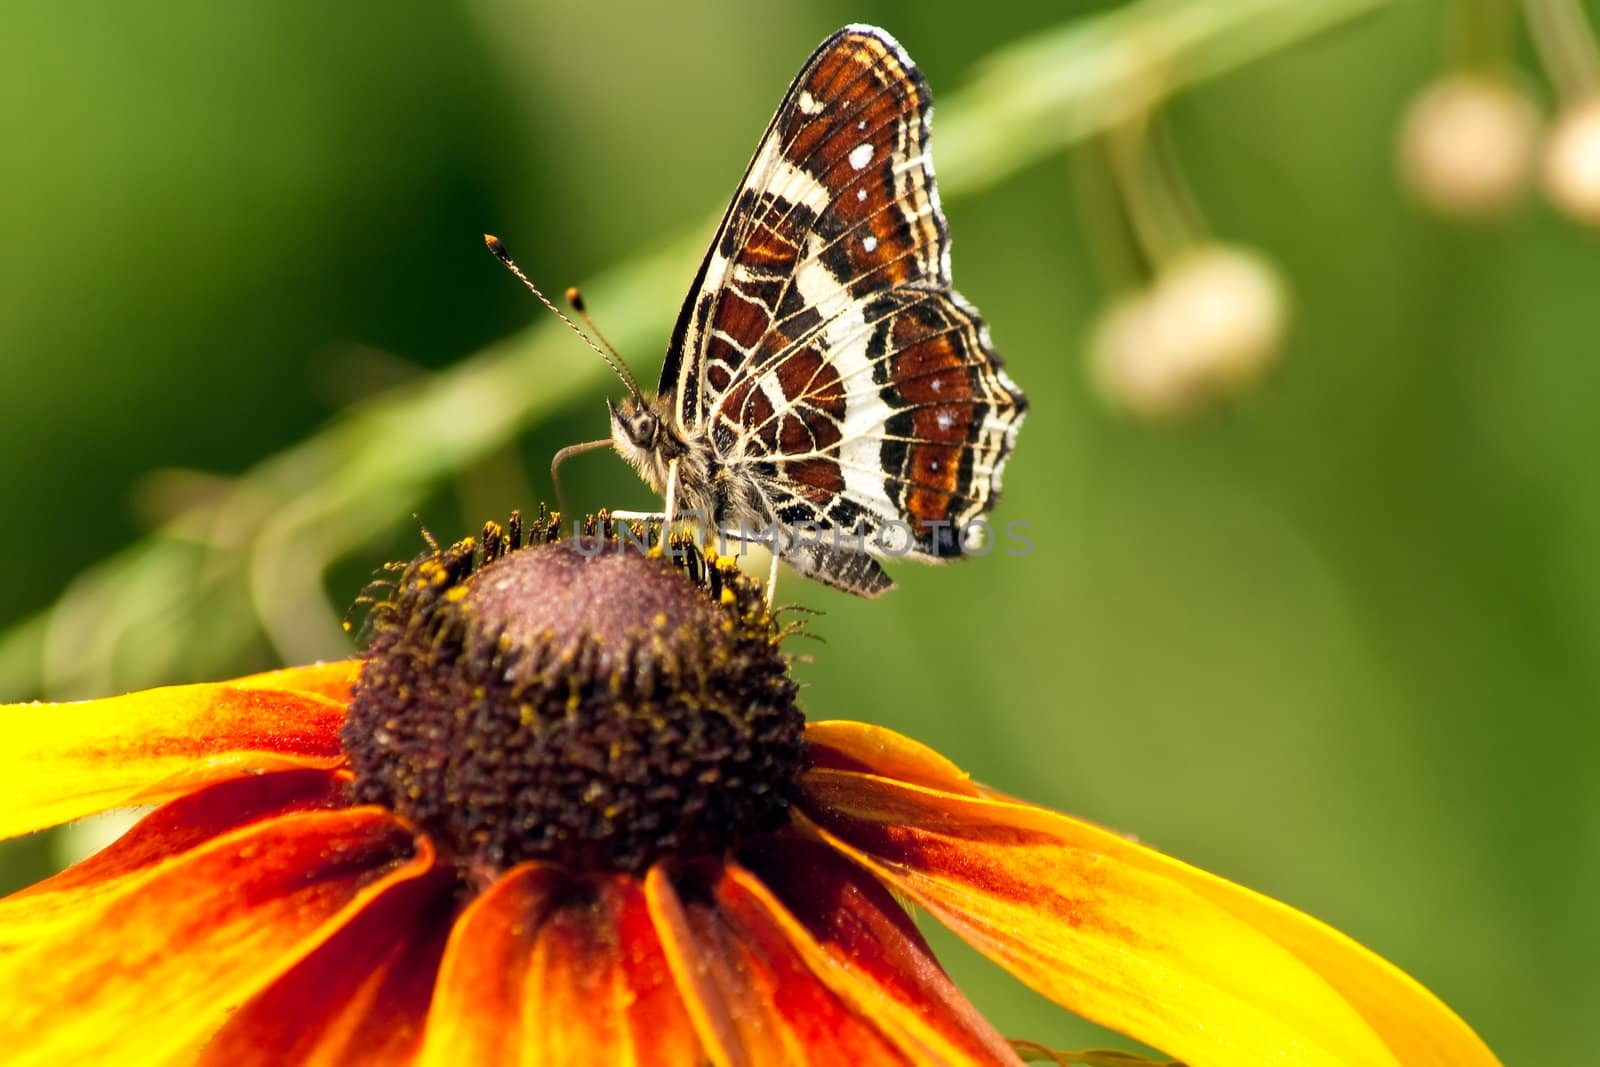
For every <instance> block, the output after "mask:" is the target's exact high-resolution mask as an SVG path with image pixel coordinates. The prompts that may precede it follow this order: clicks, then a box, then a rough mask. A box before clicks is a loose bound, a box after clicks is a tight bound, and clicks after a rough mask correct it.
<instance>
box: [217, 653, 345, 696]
mask: <svg viewBox="0 0 1600 1067" xmlns="http://www.w3.org/2000/svg"><path fill="white" fill-rule="evenodd" d="M360 674H361V660H359V659H341V660H334V661H333V662H332V663H312V664H309V665H307V666H304V667H285V668H284V669H282V670H276V671H265V672H263V673H261V674H251V675H247V676H246V677H244V678H235V679H234V680H233V681H231V682H229V683H228V684H229V685H232V686H237V687H238V688H240V689H278V690H292V691H294V692H296V693H310V694H312V695H313V696H319V697H327V698H328V699H329V700H335V701H338V702H339V703H341V704H348V703H349V702H350V690H351V689H352V688H353V687H354V686H355V684H356V678H357V677H359V676H360Z"/></svg>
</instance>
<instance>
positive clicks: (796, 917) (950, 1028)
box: [728, 839, 1021, 1064]
mask: <svg viewBox="0 0 1600 1067" xmlns="http://www.w3.org/2000/svg"><path fill="white" fill-rule="evenodd" d="M743 859H744V861H745V862H746V863H747V864H748V866H749V870H748V871H741V870H740V869H738V868H737V867H734V868H730V869H729V872H728V874H729V879H730V881H731V882H733V883H737V884H738V885H739V887H740V888H741V890H742V891H743V892H745V893H746V894H748V896H749V897H750V898H751V900H752V901H753V902H756V903H758V904H759V906H760V907H761V908H763V909H764V910H765V911H766V913H767V914H768V916H769V917H770V918H771V921H772V922H773V923H774V924H775V925H777V926H779V927H781V928H783V929H784V930H785V931H786V932H787V934H788V937H789V941H790V943H791V944H792V945H794V946H795V947H796V949H798V950H799V951H800V953H801V955H803V956H804V957H805V958H806V961H807V963H808V964H809V965H810V966H811V969H812V970H813V971H815V972H816V974H817V976H818V977H820V978H821V979H822V980H823V981H824V982H826V983H827V984H828V987H829V988H830V989H832V990H833V991H834V992H835V993H837V994H838V995H839V996H840V997H842V998H844V999H845V1000H846V1001H847V1002H848V1003H849V1004H851V1005H852V1006H853V1007H854V1008H855V1009H856V1010H858V1011H860V1012H861V1013H862V1014H863V1015H866V1016H868V1017H870V1018H872V1019H874V1020H875V1021H876V1022H877V1023H878V1025H879V1026H880V1027H882V1028H883V1029H885V1030H887V1031H892V1032H895V1033H897V1034H900V1035H902V1040H903V1042H904V1043H906V1044H909V1045H911V1046H913V1047H915V1048H917V1049H918V1050H919V1052H920V1053H921V1056H922V1058H923V1059H926V1060H932V1061H936V1062H940V1063H1003V1064H1017V1063H1020V1062H1021V1061H1020V1060H1019V1059H1018V1058H1017V1054H1016V1052H1015V1051H1014V1050H1013V1049H1012V1047H1011V1044H1010V1042H1008V1041H1007V1040H1006V1039H1005V1038H1004V1037H1002V1036H1000V1034H999V1032H998V1031H996V1030H995V1029H994V1028H993V1027H992V1026H990V1025H989V1023H988V1022H987V1021H986V1020H985V1019H984V1018H983V1016H981V1015H979V1014H978V1011H977V1009H976V1008H974V1007H973V1006H972V1005H971V1003H969V1002H968V1001H967V998H966V997H965V996H963V995H962V993H961V991H960V990H959V989H958V988H956V984H955V983H954V982H952V981H951V980H950V976H949V975H947V974H945V972H944V968H942V967H940V966H939V962H938V960H936V959H935V958H934V956H933V952H932V950H931V949H929V948H928V945H927V942H925V941H924V940H923V939H922V935H921V934H920V933H918V932H917V928H916V925H915V924H914V923H913V922H912V921H911V917H910V916H909V915H907V914H906V912H905V909H904V908H902V907H900V905H899V904H897V903H895V900H894V898H893V897H891V896H890V895H889V893H888V891H887V890H885V889H884V888H883V886H882V885H881V884H879V883H878V882H877V881H876V880H875V879H874V878H872V876H870V875H868V874H867V873H866V872H865V871H863V870H861V869H860V868H859V867H857V866H855V865H854V864H852V863H849V862H847V861H845V860H844V859H843V857H841V856H839V855H838V853H836V852H834V851H833V850H832V849H830V848H828V847H826V846H824V845H820V844H817V843H815V842H811V841H796V840H782V839H779V840H775V841H772V842H770V843H765V844H763V845H762V846H760V847H758V848H756V849H752V850H748V851H747V853H746V855H745V856H744V857H743ZM780 902H781V903H780Z"/></svg>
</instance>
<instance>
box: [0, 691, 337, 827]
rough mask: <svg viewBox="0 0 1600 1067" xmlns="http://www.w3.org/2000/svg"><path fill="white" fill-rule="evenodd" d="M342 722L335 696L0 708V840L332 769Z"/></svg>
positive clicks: (233, 694)
mask: <svg viewBox="0 0 1600 1067" xmlns="http://www.w3.org/2000/svg"><path fill="white" fill-rule="evenodd" d="M246 682H247V683H248V682H250V679H246ZM343 723H344V705H343V704H342V703H339V702H337V701H333V700H329V699H327V698H326V697H321V696H316V695H314V694H312V693H309V692H298V691H293V690H285V691H280V690H271V689H260V688H251V687H249V686H246V687H242V688H241V687H239V686H235V685H232V684H229V683H208V684H204V685H179V686H171V687H168V688H165V689H146V690H144V691H142V692H138V693H129V694H127V695H126V696H119V697H106V698H104V699H100V700H86V701H82V702H78V703H71V704H7V705H0V837H12V836H15V835H16V834H22V833H27V832H29V831H31V830H39V829H43V828H44V827H46V826H54V825H56V824H57V823H62V822H66V821H67V820H69V819H76V818H79V817H81V816H84V815H91V814H93V813H95V812H97V811H104V810H106V809H107V808H115V807H122V806H124V805H128V804H150V803H159V802H161V801H163V800H168V799H170V798H172V797H174V796H177V795H179V794H181V793H186V792H189V791H190V790H192V789H194V788H196V787H197V786H199V785H203V784H206V783H209V782H215V781H220V780H222V779H225V778H233V777H237V776H239V775H241V774H247V773H251V772H259V771H264V770H279V769H283V768H288V767H332V766H335V765H337V764H338V763H340V762H341V761H342V759H343V757H342V755H341V754H340V750H339V727H340V726H341V725H342V724H343Z"/></svg>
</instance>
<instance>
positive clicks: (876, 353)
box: [661, 26, 1025, 584]
mask: <svg viewBox="0 0 1600 1067" xmlns="http://www.w3.org/2000/svg"><path fill="white" fill-rule="evenodd" d="M930 114H931V106H930V100H929V93H928V86H927V82H926V81H925V80H924V79H923V77H922V75H921V73H920V72H919V71H918V70H917V68H916V67H915V65H913V64H912V62H911V60H910V59H909V57H907V55H906V54H905V51H904V50H903V49H902V48H901V47H900V46H899V44H897V43H896V42H895V40H894V39H893V38H892V37H890V36H889V35H888V34H887V33H885V32H884V31H882V30H879V29H875V28H872V27H865V26H850V27H846V28H845V29H843V30H840V31H839V32H838V33H836V34H834V35H833V36H832V37H830V38H829V39H828V40H827V41H825V42H823V44H822V45H821V46H820V47H819V48H818V49H817V51H816V52H815V53H814V54H813V55H812V57H811V58H810V60H809V61H808V62H807V63H806V65H805V67H804V68H803V69H802V70H801V72H800V74H799V76H798V77H797V78H796V79H795V82H794V84H793V85H792V86H791V87H790V89H789V92H788V94H787V95H786V96H785V98H784V100H783V103H782V104H781V105H780V107H779V109H778V112H777V114H776V115H775V116H774V117H773V120H772V123H771V125H770V126H769V127H768V129H767V132H766V134H765V136H764V137H763V138H762V141H761V145H760V147H759V149H758V150H757V152H756V156H755V158H754V160H753V161H752V162H751V164H750V168H749V170H748V171H747V173H746V175H745V178H744V181H743V182H742V184H741V186H740V189H739V192H738V194H737V195H736V196H735V198H734V201H733V204H732V205H731V206H730V208H729V210H728V213H727V215H726V216H725V217H724V219H723V221H722V225H721V227H720V229H719V230H718V234H717V238H716V240H715V241H714V242H713V244H712V247H711V249H710V251H709V252H708V253H707V256H706V259H705V261H704V263H703V264H702V265H701V269H700V274H699V277H698V278H697V280H696V283H695V286H694V289H693V290H692V292H691V293H690V296H689V299H688V300H687V301H686V302H685V305H684V308H683V311H682V313H681V314H680V316H679V320H678V325H677V328H676V330H675V331H674V335H673V340H672V345H671V347H670V349H669V352H668V356H667V362H666V366H665V367H664V368H663V373H662V381H661V386H662V391H663V392H664V393H666V392H668V391H671V395H673V396H674V397H675V399H676V401H677V404H676V411H677V418H678V419H679V422H680V426H681V427H682V428H683V429H684V430H685V432H688V433H697V434H706V435H708V436H709V438H710V440H711V442H712V444H713V447H714V450H715V452H716V454H717V456H718V458H719V459H720V460H722V461H725V462H727V463H729V464H730V465H732V464H739V465H741V466H742V467H743V468H744V469H748V470H751V471H753V472H754V476H755V477H756V479H757V481H758V483H759V485H760V488H761V491H762V495H763V497H764V499H765V500H766V501H767V504H768V506H769V510H770V512H771V514H770V518H774V519H778V520H780V521H783V522H786V523H799V522H816V523H818V524H820V525H821V526H822V527H823V528H825V529H835V530H844V531H856V532H859V531H865V532H866V533H867V534H869V535H874V536H876V535H878V534H880V532H882V531H884V530H885V529H886V528H889V527H893V528H894V529H893V530H892V531H891V532H890V534H889V536H888V537H887V538H886V539H885V540H883V541H880V542H879V543H877V544H875V545H874V546H872V547H875V548H876V549H877V550H879V551H880V552H881V554H886V555H901V554H906V555H917V556H921V557H924V558H938V557H943V556H950V555H955V554H958V553H959V552H960V551H961V547H962V546H961V544H960V541H959V536H958V533H957V531H959V530H961V529H962V528H963V527H964V526H966V525H967V524H968V523H970V522H972V521H973V520H974V519H976V518H978V517H980V516H981V515H982V514H983V513H984V512H985V511H986V510H987V509H988V508H989V507H990V506H991V505H992V503H993V500H994V497H995V494H996V493H997V491H998V489H999V485H1000V475H1001V471H1002V468H1003V467H1004V464H1005V460H1006V457H1007V455H1008V454H1009V453H1010V450H1011V446H1012V443H1013V441H1014V439H1015V434H1016V429H1017V426H1018V424H1019V423H1020V421H1021V417H1022V414H1023V410H1024V407H1025V401H1024V400H1023V397H1022V394H1021V392H1020V391H1019V390H1018V389H1017V388H1016V386H1015V385H1013V384H1012V382H1011V381H1010V379H1009V378H1008V377H1007V376H1006V374H1005V372H1004V371H1003V370H1002V369H1001V368H1000V364H999V359H998V357H997V356H996V355H995V353H994V351H993V349H992V347H991V346H990V344H989V339H988V332H987V329H986V328H985V326H984V323H983V321H982V319H981V318H980V317H979V316H978V314H977V312H976V311H975V310H974V309H973V308H972V307H971V306H970V305H969V304H967V303H966V302H965V301H964V300H962V299H961V298H960V296H959V295H957V294H956V293H955V292H954V291H953V290H952V289H951V288H950V266H949V247H950V242H949V235H948V230H947V228H946V224H945V220H944V216H943V214H942V212H941V211H940V209H939V200H938V192H937V188H936V186H935V184H934V175H933V165H932V161H931V158H930V156H929V153H928V133H929V117H930ZM901 531H904V532H903V533H902V532H901ZM795 562H796V563H797V565H800V562H799V561H795ZM801 569H802V570H806V569H807V568H806V567H804V566H801ZM827 569H828V568H827V567H823V568H822V570H824V571H825V570H827ZM815 576H816V577H819V578H822V579H823V580H827V576H826V574H824V573H818V574H815ZM857 584H858V583H857Z"/></svg>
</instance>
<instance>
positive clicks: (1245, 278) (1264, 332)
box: [1089, 245, 1288, 418]
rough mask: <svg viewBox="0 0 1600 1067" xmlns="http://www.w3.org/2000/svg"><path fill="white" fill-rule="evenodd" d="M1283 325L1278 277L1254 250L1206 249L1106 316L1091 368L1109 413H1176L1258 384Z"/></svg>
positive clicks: (1283, 293) (1284, 300)
mask: <svg viewBox="0 0 1600 1067" xmlns="http://www.w3.org/2000/svg"><path fill="white" fill-rule="evenodd" d="M1287 325H1288V294H1287V289H1286V287H1285V285H1284V282H1283V279H1282V277H1281V276H1280V275H1279V274H1278V271H1277V269H1276V268H1274V267H1273V266H1272V265H1271V264H1270V263H1268V262H1267V261H1266V260H1265V259H1263V258H1262V257H1261V256H1259V255H1257V254H1256V253H1254V252H1250V251H1246V250H1243V249H1238V248H1229V247H1226V246H1221V245H1207V246H1203V247H1200V248H1198V249H1195V250H1193V251H1190V252H1187V253H1184V254H1183V255H1181V256H1180V257H1178V258H1177V259H1175V260H1173V261H1172V262H1171V263H1170V264H1169V265H1168V266H1167V267H1165V268H1164V269H1163V270H1162V271H1161V273H1160V274H1159V275H1158V276H1157V278H1156V281H1155V283H1154V284H1153V285H1151V286H1149V287H1148V288H1146V289H1142V290H1139V291H1137V292H1134V293H1130V294H1127V295H1125V296H1123V297H1121V298H1119V299H1118V300H1117V301H1116V302H1114V303H1113V304H1112V305H1111V307H1110V308H1108V309H1107V311H1106V313H1105V314H1104V315H1103V316H1102V317H1101V319H1100V321H1099V323H1098V324H1097V325H1096V327H1095V329H1094V332H1093V335H1092V337H1091V339H1090V343H1089V362H1090V370H1091V373H1092V374H1093V376H1094V378H1095V381H1096V384H1097V385H1098V386H1099V387H1100V390H1101V393H1102V394H1103V395H1104V396H1105V397H1106V399H1107V400H1108V401H1109V402H1111V403H1112V404H1113V405H1115V406H1117V407H1121V408H1125V409H1127V410H1129V411H1131V412H1133V413H1135V414H1138V415H1143V416H1147V417H1151V418H1159V417H1163V416H1171V415H1177V414H1182V413H1184V412H1187V411H1191V410H1194V409H1197V408H1200V407H1203V406H1205V405H1206V404H1209V403H1211V402H1213V401H1215V400H1217V399H1219V398H1221V397H1224V396H1228V395H1231V394H1233V393H1236V392H1238V391H1239V390H1241V389H1243V388H1244V387H1245V386H1247V385H1249V384H1250V383H1251V382H1253V381H1255V380H1256V379H1257V378H1258V377H1260V375H1261V373H1262V372H1263V371H1264V370H1265V369H1266V368H1267V367H1268V366H1269V365H1270V364H1271V362H1272V361H1273V359H1274V357H1275V356H1276V355H1277V353H1278V349H1279V347H1280V345H1281V343H1282V340H1283V334H1284V330H1285V328H1286V327H1287Z"/></svg>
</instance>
